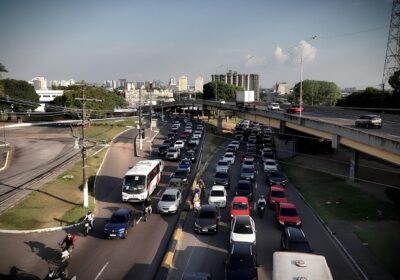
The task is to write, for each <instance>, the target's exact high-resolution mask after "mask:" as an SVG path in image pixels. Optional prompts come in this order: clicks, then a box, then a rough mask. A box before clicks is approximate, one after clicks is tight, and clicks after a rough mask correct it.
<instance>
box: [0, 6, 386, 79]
mask: <svg viewBox="0 0 400 280" xmlns="http://www.w3.org/2000/svg"><path fill="white" fill-rule="evenodd" d="M391 7H392V1H391V0H230V1H225V0H219V1H217V0H135V1H134V0H131V1H128V0H125V1H124V0H115V1H111V0H109V1H103V0H85V1H78V0H68V1H67V0H64V1H55V0H47V1H45V0H36V1H33V0H32V1H27V0H2V1H0V38H1V40H0V62H1V63H2V64H3V65H5V66H6V68H7V69H8V71H9V73H6V74H5V75H4V77H11V78H15V79H25V80H30V79H32V78H33V77H36V76H44V77H46V78H47V79H48V80H52V79H54V80H61V79H70V78H73V79H75V80H82V79H83V80H86V81H90V82H101V81H103V80H106V79H118V78H126V79H128V80H130V81H144V80H161V81H162V82H164V83H167V82H168V79H169V78H170V77H175V78H178V76H180V75H187V76H188V77H189V83H190V84H192V85H193V84H194V79H195V77H196V76H199V75H201V76H203V77H204V78H205V81H209V80H210V75H211V74H212V73H215V72H218V73H221V72H224V71H226V70H227V69H232V70H237V71H238V72H241V73H243V72H246V73H250V72H251V73H258V74H259V75H260V78H261V84H262V86H264V87H271V86H272V85H273V84H274V83H275V82H280V81H282V82H283V81H286V82H288V83H289V84H290V85H291V86H293V85H294V84H295V83H296V82H298V81H299V79H300V64H299V53H300V52H302V53H303V57H304V61H305V63H304V74H303V77H304V79H317V80H327V81H333V82H335V83H336V84H337V85H338V86H340V87H350V86H356V87H365V86H377V85H378V84H379V83H381V82H382V74H383V67H384V59H385V53H386V44H387V37H388V30H389V24H390V14H391ZM314 35H318V37H317V38H316V39H315V40H310V38H311V37H312V36H314ZM277 48H279V49H277ZM277 50H279V51H277Z"/></svg>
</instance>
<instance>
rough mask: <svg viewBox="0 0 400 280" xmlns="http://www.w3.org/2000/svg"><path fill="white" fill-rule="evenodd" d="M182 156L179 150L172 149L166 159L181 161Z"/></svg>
mask: <svg viewBox="0 0 400 280" xmlns="http://www.w3.org/2000/svg"><path fill="white" fill-rule="evenodd" d="M180 156H181V150H180V149H179V148H174V147H171V148H169V149H168V151H167V153H166V154H165V158H166V159H175V160H177V159H179V158H180Z"/></svg>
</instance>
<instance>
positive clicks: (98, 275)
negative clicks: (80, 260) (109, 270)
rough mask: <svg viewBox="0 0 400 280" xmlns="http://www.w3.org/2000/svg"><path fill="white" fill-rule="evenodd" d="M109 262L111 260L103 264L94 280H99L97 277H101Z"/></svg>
mask: <svg viewBox="0 0 400 280" xmlns="http://www.w3.org/2000/svg"><path fill="white" fill-rule="evenodd" d="M109 263H110V262H107V263H106V264H105V265H104V266H103V268H102V269H101V270H100V271H99V273H98V274H97V276H96V278H94V280H97V279H98V278H99V277H100V275H101V274H102V273H103V271H104V269H106V267H107V266H108V264H109Z"/></svg>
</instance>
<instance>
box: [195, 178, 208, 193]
mask: <svg viewBox="0 0 400 280" xmlns="http://www.w3.org/2000/svg"><path fill="white" fill-rule="evenodd" d="M197 185H198V187H199V189H200V194H201V196H202V197H205V191H206V185H205V184H204V181H203V179H201V178H200V179H199V181H198V183H197Z"/></svg>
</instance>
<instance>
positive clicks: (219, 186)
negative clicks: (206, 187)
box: [211, 185, 225, 191]
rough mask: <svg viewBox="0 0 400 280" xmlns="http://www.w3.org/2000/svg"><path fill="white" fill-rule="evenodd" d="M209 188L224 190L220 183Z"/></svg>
mask: <svg viewBox="0 0 400 280" xmlns="http://www.w3.org/2000/svg"><path fill="white" fill-rule="evenodd" d="M211 190H212V191H218V190H219V191H221V190H225V187H224V186H221V185H214V186H212V187H211Z"/></svg>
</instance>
